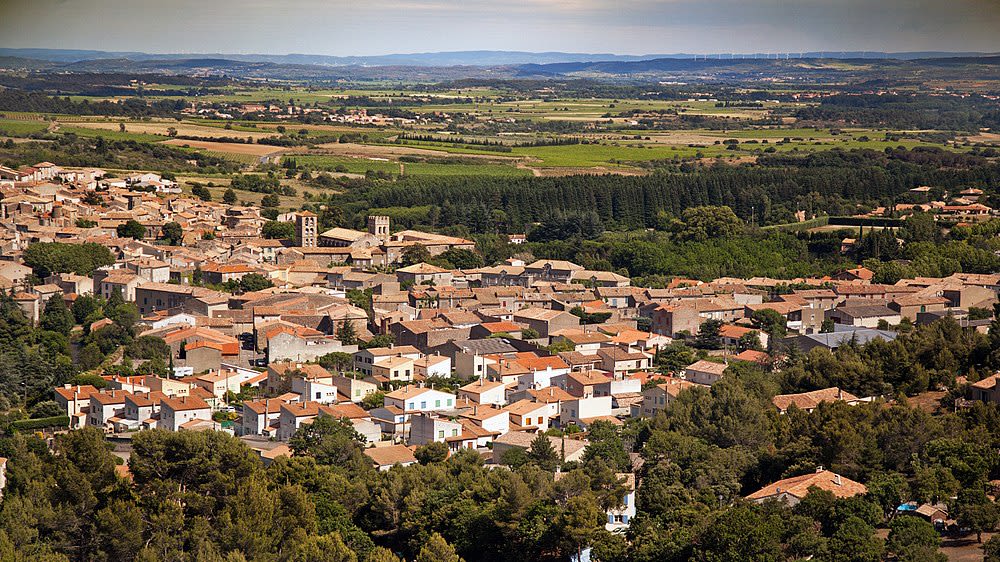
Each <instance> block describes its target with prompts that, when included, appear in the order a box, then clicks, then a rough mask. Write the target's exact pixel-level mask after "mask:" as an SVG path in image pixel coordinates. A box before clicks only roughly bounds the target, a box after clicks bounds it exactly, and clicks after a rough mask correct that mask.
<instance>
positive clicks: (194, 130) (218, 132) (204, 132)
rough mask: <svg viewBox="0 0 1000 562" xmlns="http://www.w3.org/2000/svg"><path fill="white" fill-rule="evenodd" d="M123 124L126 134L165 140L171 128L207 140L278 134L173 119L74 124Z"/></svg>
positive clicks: (106, 127) (89, 126)
mask: <svg viewBox="0 0 1000 562" xmlns="http://www.w3.org/2000/svg"><path fill="white" fill-rule="evenodd" d="M122 123H124V124H125V130H126V132H129V133H141V134H146V135H157V136H161V137H164V138H166V137H168V136H169V130H170V129H171V128H172V129H175V130H176V131H177V134H178V135H182V136H191V137H206V138H224V137H241V138H247V137H252V138H253V139H254V140H256V139H260V138H267V137H271V136H275V134H276V133H273V132H270V131H255V130H252V129H251V130H247V131H231V130H227V129H224V128H221V127H211V126H205V125H200V124H195V123H191V122H188V121H181V122H178V121H176V120H173V119H170V120H167V119H164V120H159V121H129V120H115V121H94V122H80V123H74V125H75V126H76V127H78V128H86V129H96V130H100V131H118V130H119V129H120V126H121V124H122Z"/></svg>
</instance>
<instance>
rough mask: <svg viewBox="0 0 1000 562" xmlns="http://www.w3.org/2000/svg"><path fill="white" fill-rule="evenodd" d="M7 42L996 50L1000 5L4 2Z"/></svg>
mask: <svg viewBox="0 0 1000 562" xmlns="http://www.w3.org/2000/svg"><path fill="white" fill-rule="evenodd" d="M0 47H36V48H53V49H56V48H58V49H95V50H104V51H144V52H150V53H267V54H287V53H306V54H322V55H341V56H343V55H378V54H388V53H414V52H433V51H459V50H512V51H563V52H583V53H617V54H650V53H661V54H668V53H679V52H686V53H753V52H799V51H887V52H899V51H926V50H934V51H982V52H998V51H1000V0H617V1H614V0H0Z"/></svg>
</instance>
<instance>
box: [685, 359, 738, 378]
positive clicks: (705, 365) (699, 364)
mask: <svg viewBox="0 0 1000 562" xmlns="http://www.w3.org/2000/svg"><path fill="white" fill-rule="evenodd" d="M728 366H729V365H726V364H725V363H716V362H714V361H706V360H704V359H702V360H701V361H696V362H694V363H692V364H690V365H688V366H687V367H686V368H685V369H686V370H689V371H700V372H702V373H712V374H714V375H722V373H724V372H725V371H726V367H728Z"/></svg>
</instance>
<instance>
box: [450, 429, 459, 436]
mask: <svg viewBox="0 0 1000 562" xmlns="http://www.w3.org/2000/svg"><path fill="white" fill-rule="evenodd" d="M451 436H452V437H458V430H457V429H452V430H451Z"/></svg>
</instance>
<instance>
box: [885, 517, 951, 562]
mask: <svg viewBox="0 0 1000 562" xmlns="http://www.w3.org/2000/svg"><path fill="white" fill-rule="evenodd" d="M940 545H941V536H940V535H938V532H937V530H936V529H934V525H931V524H930V522H928V521H925V520H923V519H921V518H919V517H915V516H913V515H901V516H899V517H895V518H893V520H892V522H890V523H889V538H888V540H887V541H886V545H885V546H886V549H887V550H888V551H889V552H892V553H895V554H896V556H898V557H900V558H903V559H908V560H920V559H921V558H919V557H918V556H915V555H916V554H917V553H923V552H925V551H926V550H927V549H930V551H931V552H934V553H937V550H938V547H939V546H940Z"/></svg>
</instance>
